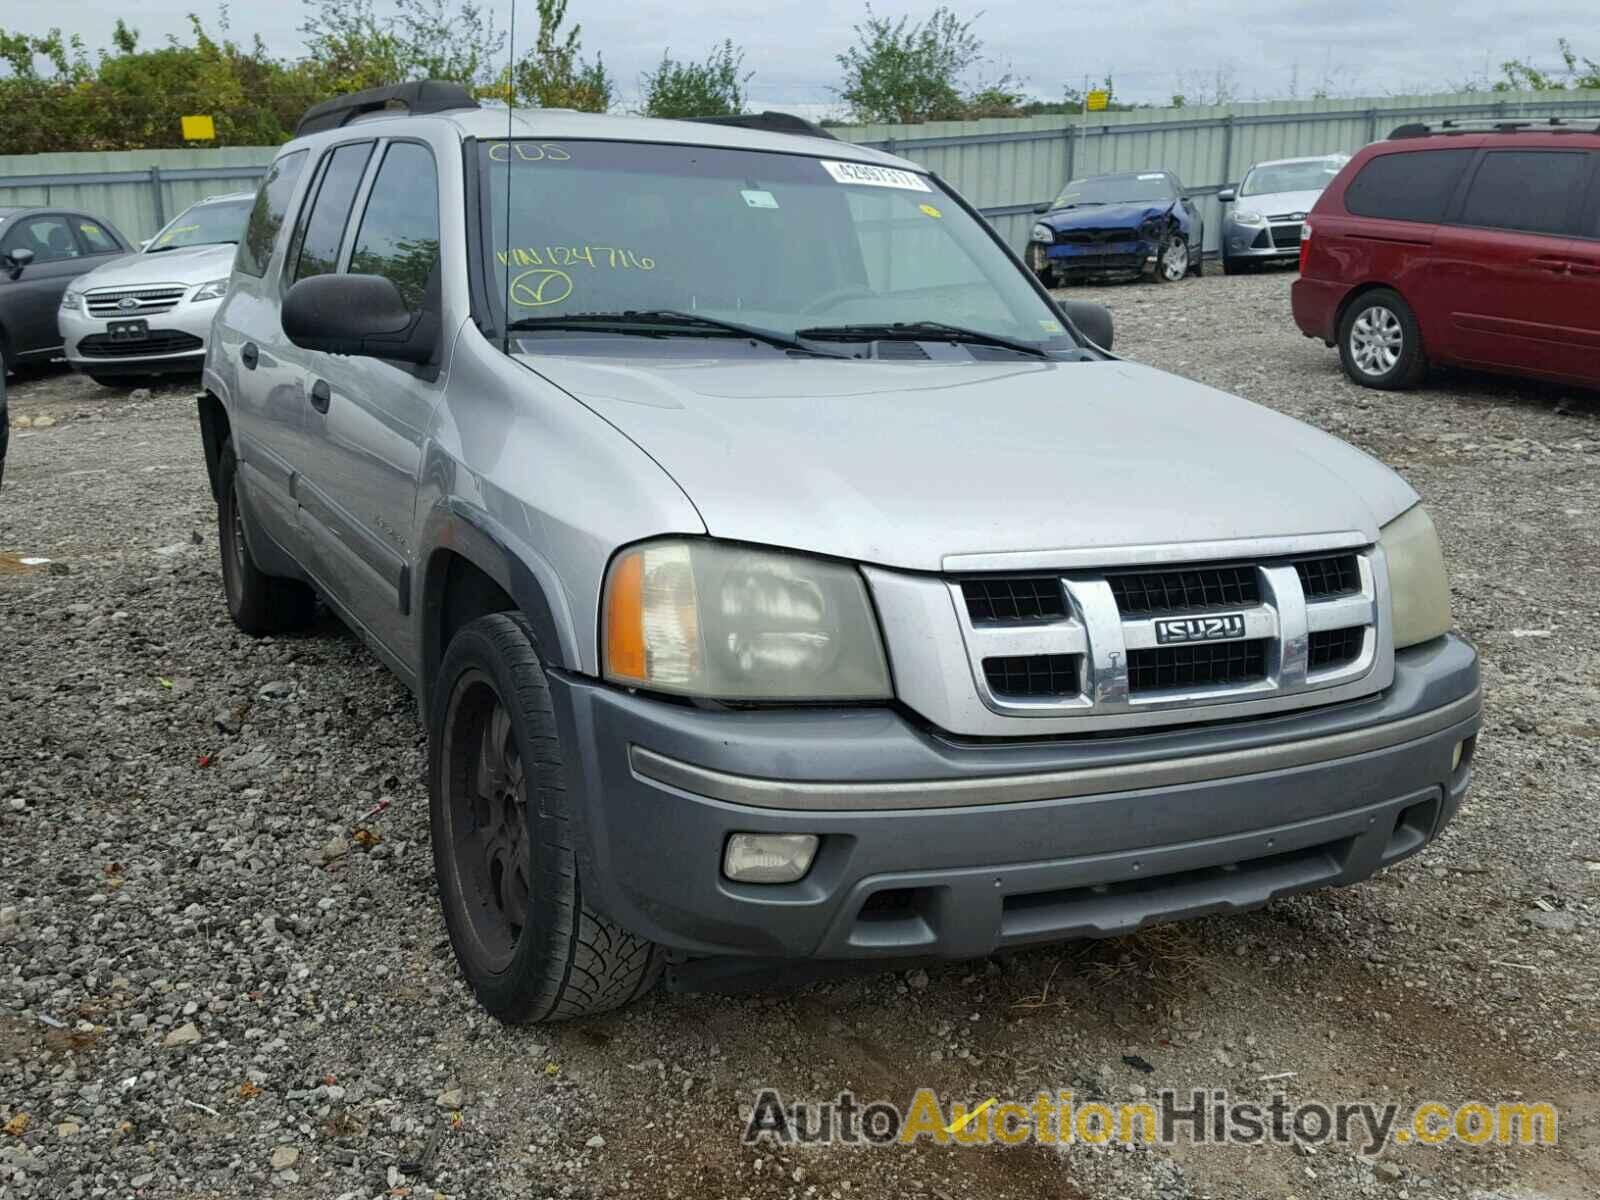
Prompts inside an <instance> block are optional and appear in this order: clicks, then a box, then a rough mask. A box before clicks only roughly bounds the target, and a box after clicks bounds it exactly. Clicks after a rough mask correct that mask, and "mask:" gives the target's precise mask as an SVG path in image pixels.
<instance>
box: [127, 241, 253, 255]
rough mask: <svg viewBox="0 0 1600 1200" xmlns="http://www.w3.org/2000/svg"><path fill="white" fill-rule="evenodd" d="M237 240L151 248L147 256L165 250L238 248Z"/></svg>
mask: <svg viewBox="0 0 1600 1200" xmlns="http://www.w3.org/2000/svg"><path fill="white" fill-rule="evenodd" d="M238 244H239V242H238V240H237V239H236V238H219V239H218V240H216V241H214V242H184V243H183V244H182V245H179V246H151V247H150V249H148V250H146V251H145V253H146V254H160V253H161V252H162V251H163V250H193V249H194V248H195V247H196V246H237V245H238Z"/></svg>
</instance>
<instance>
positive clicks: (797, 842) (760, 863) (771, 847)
mask: <svg viewBox="0 0 1600 1200" xmlns="http://www.w3.org/2000/svg"><path fill="white" fill-rule="evenodd" d="M816 853H817V835H816V834H814V833H736V834H734V835H733V836H732V837H730V838H729V839H728V847H727V849H726V850H724V851H723V854H722V873H723V874H724V875H726V876H727V877H728V878H729V879H733V880H737V881H738V882H739V883H793V882H794V881H795V880H797V879H800V878H801V877H803V876H804V875H805V873H806V872H807V871H809V870H810V869H811V860H812V858H814V857H815V856H816Z"/></svg>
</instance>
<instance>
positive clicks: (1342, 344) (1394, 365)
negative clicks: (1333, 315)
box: [1339, 288, 1428, 390]
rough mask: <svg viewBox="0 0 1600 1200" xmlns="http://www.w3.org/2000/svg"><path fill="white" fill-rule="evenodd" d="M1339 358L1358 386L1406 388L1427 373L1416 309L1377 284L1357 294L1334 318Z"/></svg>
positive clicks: (1398, 295)
mask: <svg viewBox="0 0 1600 1200" xmlns="http://www.w3.org/2000/svg"><path fill="white" fill-rule="evenodd" d="M1339 361H1340V362H1341V363H1342V364H1343V365H1344V371H1345V374H1346V375H1348V376H1349V377H1350V378H1351V379H1352V380H1354V381H1355V382H1356V383H1359V384H1361V385H1362V386H1363V387H1370V388H1382V389H1385V390H1388V389H1394V388H1406V387H1411V386H1412V385H1413V384H1416V383H1419V382H1421V380H1422V377H1423V376H1424V375H1425V374H1426V373H1427V370H1428V360H1427V357H1426V356H1425V355H1424V354H1423V352H1422V332H1421V330H1420V329H1418V327H1417V318H1416V314H1414V313H1413V312H1412V311H1411V306H1410V305H1408V304H1407V303H1406V302H1405V301H1404V300H1403V299H1401V297H1400V294H1399V293H1398V292H1394V291H1391V290H1390V289H1388V288H1377V289H1374V290H1373V291H1370V292H1366V293H1364V294H1363V295H1361V296H1359V297H1357V299H1356V300H1355V302H1354V303H1353V304H1351V305H1350V307H1349V308H1348V309H1346V310H1345V314H1344V317H1343V319H1341V320H1340V322H1339Z"/></svg>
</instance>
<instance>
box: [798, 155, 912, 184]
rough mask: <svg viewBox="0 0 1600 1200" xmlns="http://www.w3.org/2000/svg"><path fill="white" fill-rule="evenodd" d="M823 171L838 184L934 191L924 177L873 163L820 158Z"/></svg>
mask: <svg viewBox="0 0 1600 1200" xmlns="http://www.w3.org/2000/svg"><path fill="white" fill-rule="evenodd" d="M817 161H818V162H820V163H821V164H822V169H823V170H824V171H826V172H827V173H828V174H829V175H832V176H833V178H834V182H836V183H860V184H865V185H866V186H867V187H886V188H899V189H900V190H901V191H906V192H929V191H932V190H933V189H932V188H930V187H929V186H928V185H927V184H926V183H924V182H923V180H922V176H920V175H918V174H916V173H915V172H912V171H899V170H896V169H895V168H894V167H875V166H873V165H872V164H871V163H856V162H835V161H834V160H833V159H830V158H819V159H818V160H817Z"/></svg>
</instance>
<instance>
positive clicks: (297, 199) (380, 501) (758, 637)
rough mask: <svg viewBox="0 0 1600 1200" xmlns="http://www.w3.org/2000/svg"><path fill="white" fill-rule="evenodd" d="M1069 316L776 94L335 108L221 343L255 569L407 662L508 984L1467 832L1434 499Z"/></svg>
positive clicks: (592, 980)
mask: <svg viewBox="0 0 1600 1200" xmlns="http://www.w3.org/2000/svg"><path fill="white" fill-rule="evenodd" d="M400 105H404V106H405V109H409V111H405V109H400V108H398V107H397V106H400ZM1077 318H1078V319H1073V318H1071V316H1070V313H1069V311H1068V310H1066V309H1063V308H1061V307H1058V306H1057V305H1056V304H1054V303H1053V302H1052V300H1051V299H1050V297H1049V295H1048V293H1046V292H1045V291H1043V290H1042V289H1041V288H1040V287H1039V286H1038V284H1037V283H1036V282H1035V281H1034V279H1033V278H1032V277H1031V275H1030V274H1029V272H1028V271H1027V270H1026V269H1025V268H1024V267H1023V265H1022V264H1021V262H1020V261H1019V260H1018V259H1017V258H1016V256H1015V255H1014V254H1013V253H1011V252H1010V251H1009V250H1008V249H1007V248H1006V247H1005V246H1004V245H1003V244H1002V242H1001V241H1000V240H999V239H998V238H997V237H996V235H995V234H994V233H993V231H992V230H991V229H990V228H989V227H988V226H987V225H986V224H985V223H984V222H983V221H982V219H981V218H980V217H979V216H978V215H977V214H976V213H975V212H974V211H973V210H972V208H971V207H969V206H968V205H967V203H966V202H965V201H963V200H962V199H961V198H960V197H959V196H958V195H956V194H955V193H954V192H953V191H951V190H950V188H948V187H947V186H946V185H945V184H943V183H942V182H940V181H939V180H938V179H937V178H935V177H934V176H932V175H929V174H928V173H926V172H925V171H923V170H922V169H921V168H919V167H918V166H917V165H916V164H914V163H911V162H908V161H905V160H903V159H898V158H894V157H891V156H889V155H886V154H882V153H879V152H877V151H875V150H869V149H864V148H861V147H857V146H852V145H848V144H846V143H843V142H838V141H834V140H832V139H830V138H829V137H827V135H826V134H823V133H822V132H821V131H820V130H814V129H810V128H809V127H803V126H801V125H800V123H798V122H794V121H793V120H792V119H790V120H789V121H785V120H784V119H782V118H779V117H776V116H772V115H764V116H761V117H751V118H743V119H740V120H738V121H736V122H733V123H691V122H671V121H659V120H649V119H642V118H621V117H609V116H591V115H585V114H577V113H569V112H559V111H532V112H518V113H515V114H508V113H507V112H506V111H504V110H499V111H490V110H478V109H477V108H475V107H474V105H473V104H472V102H471V100H470V99H469V98H468V97H467V96H466V95H465V94H464V93H460V92H459V91H456V90H455V89H452V88H448V87H445V86H442V85H437V84H423V85H408V86H407V87H404V88H400V89H383V90H380V91H377V92H374V93H363V94H360V95H357V96H352V97H346V98H343V99H341V100H336V101H332V102H329V104H327V105H323V106H319V108H317V109H313V110H312V111H311V112H310V113H308V114H307V117H306V118H305V120H304V121H302V123H301V127H300V130H299V136H297V137H296V139H295V140H294V141H292V142H290V143H289V144H288V145H286V146H285V147H284V149H283V151H282V152H281V154H280V155H279V156H278V158H277V160H276V162H275V163H274V164H273V166H272V168H271V171H270V173H269V175H268V176H267V178H266V180H265V182H264V184H263V187H262V190H261V192H260V194H259V196H258V197H257V199H256V203H255V207H254V210H253V213H252V216H251V219H250V222H249V226H248V229H247V230H246V233H245V236H244V240H243V242H242V243H241V245H240V247H239V252H238V258H237V261H236V263H235V267H234V274H233V279H232V283H231V286H230V288H229V290H228V294H227V298H226V299H225V300H224V301H223V304H222V307H221V309H220V311H219V312H218V314H217V319H216V323H215V325H214V326H213V328H212V336H211V340H210V344H209V346H208V349H207V355H206V367H205V395H204V397H203V398H202V399H201V401H200V416H201V426H202V433H203V437H204V444H205V454H206V460H207V463H208V466H209V468H210V475H211V481H212V486H213V488H214V491H215V495H216V500H217V511H218V520H219V525H220V531H221V543H222V554H223V577H224V581H225V585H226V591H227V601H228V606H229V609H230V610H231V612H232V614H233V617H234V620H235V621H236V622H237V623H238V625H239V626H240V628H241V629H243V630H245V631H246V632H248V633H266V632H269V631H274V630H281V629H284V628H287V627H290V626H295V625H300V624H303V623H305V622H306V621H307V620H308V619H310V617H311V615H312V612H313V607H314V599H315V597H317V596H320V597H321V598H322V599H323V600H324V601H326V603H327V604H328V606H329V607H330V608H332V609H333V610H334V611H335V612H336V613H338V614H339V615H340V616H341V617H342V618H343V619H344V620H345V621H346V622H347V623H348V624H349V625H350V626H351V627H352V628H354V629H355V630H357V631H358V632H359V633H360V635H361V636H362V637H363V638H364V639H365V640H366V641H367V642H368V643H369V644H370V645H371V647H372V649H373V650H374V652H375V653H376V654H377V655H378V656H379V657H380V658H381V659H382V660H383V661H384V662H385V663H387V664H388V665H389V666H390V667H391V668H392V669H393V670H394V671H395V672H396V674H398V675H399V676H400V677H401V678H402V679H403V680H404V681H405V682H406V683H407V684H408V685H409V686H410V687H411V688H412V689H413V690H414V692H415V693H416V696H417V699H418V705H419V710H420V714H421V717H422V720H423V722H424V723H425V724H426V726H427V730H428V736H429V759H430V766H429V785H430V789H431V822H432V832H433V847H434V859H435V866H436V868H437V874H438V886H439V893H440V897H441V900H442V903H443V909H444V917H445V921H446V924H447V926H448V928H449V933H450V937H451V940H452V942H453V944H454V947H455V952H456V955H457V957H458V960H459V962H460V965H461V968H462V970H463V971H464V973H465V975H466V977H467V978H468V979H469V980H470V982H471V984H472V986H473V988H474V989H475V991H476V994H477V996H478V998H479V999H480V1001H481V1002H482V1003H483V1004H484V1006H485V1007H486V1008H488V1009H489V1010H490V1011H491V1012H493V1013H495V1014H496V1015H498V1016H500V1017H502V1018H504V1019H507V1020H530V1019H532V1020H539V1019H549V1018H559V1017H569V1016H576V1015H579V1014H584V1013H591V1012H595V1011H598V1010H600V1009H604V1008H607V1007H610V1006H613V1005H616V1004H619V1003H622V1002H624V1001H626V1000H628V999H629V998H631V997H634V996H637V995H638V994H640V993H641V992H642V991H643V990H644V989H645V988H647V987H648V986H650V985H651V983H652V982H653V981H654V980H655V978H656V977H657V974H658V971H659V970H660V968H661V967H662V966H663V965H665V966H666V967H667V969H668V977H669V981H670V982H672V983H673V984H674V985H675V986H679V987H683V988H694V987H704V986H713V985H715V986H728V985H729V984H730V981H736V980H738V979H739V978H740V977H741V976H744V975H746V974H749V973H752V972H755V973H770V972H772V971H773V970H774V969H775V967H776V966H777V965H778V964H779V963H780V961H781V960H793V959H811V960H861V959H878V960H881V961H883V962H885V963H888V962H902V963H904V962H909V961H913V960H916V959H920V958H963V957H969V956H979V955H985V954H988V953H990V952H992V951H995V950H997V949H1001V948H1010V947H1017V946H1024V945H1028V944H1030V943H1037V942H1046V941H1053V940H1058V939H1063V938H1076V937H1098V936H1109V935H1116V934H1125V933H1128V932H1131V931H1132V930H1135V929H1138V928H1139V927H1141V926H1143V925H1145V924H1148V923H1151V922H1156V921H1165V920H1171V919H1174V918H1179V917H1190V916H1197V915H1200V914H1203V913H1214V912H1224V911H1227V912H1233V911H1239V910H1243V909H1249V908H1253V907H1256V906H1259V905H1261V904H1264V903H1266V902H1267V901H1268V900H1270V899H1272V898H1273V897H1276V896H1282V895H1286V894H1289V893H1292V892H1299V891H1303V890H1306V889H1309V888H1314V887H1320V886H1324V885H1329V884H1346V883H1352V882H1354V881H1356V880H1359V879H1363V878H1365V877H1367V876H1369V875H1371V874H1372V873H1373V872H1374V871H1376V870H1378V869H1379V868H1381V867H1384V866H1386V865H1387V864H1389V863H1393V862H1395V861H1397V860H1398V859H1401V858H1403V857H1405V856H1407V855H1409V854H1413V853H1415V852H1416V851H1417V850H1418V849H1419V848H1420V847H1422V846H1423V845H1424V844H1425V843H1426V842H1427V841H1428V840H1429V839H1430V838H1432V837H1434V836H1436V835H1437V834H1438V832H1439V830H1440V829H1441V828H1442V827H1443V826H1444V824H1445V823H1446V822H1447V821H1448V820H1450V818H1451V817H1452V815H1453V814H1454V813H1455V812H1456V810H1457V807H1458V805H1459V804H1460V801H1461V797H1462V795H1463V792H1464V791H1465V789H1466V786H1467V782H1468V778H1469V775H1470V770H1471V761H1472V750H1473V744H1474V737H1475V735H1476V733H1477V730H1478V721H1479V685H1478V667H1477V660H1476V656H1475V654H1474V652H1473V650H1472V649H1471V647H1470V646H1468V645H1467V644H1466V643H1464V642H1463V641H1461V640H1460V639H1459V638H1457V637H1455V636H1454V635H1452V634H1451V633H1450V632H1449V628H1450V609H1449V593H1448V588H1447V585H1446V581H1445V573H1444V565H1443V561H1442V556H1441V554H1440V548H1439V542H1438V539H1437V537H1436V536H1435V534H1434V530H1433V526H1432V524H1431V523H1430V521H1429V519H1428V516H1427V514H1426V513H1425V512H1424V510H1423V509H1422V508H1421V507H1420V506H1419V505H1418V503H1417V496H1416V494H1415V493H1414V492H1413V491H1412V490H1411V489H1410V488H1409V487H1408V486H1407V485H1406V484H1405V483H1404V482H1403V481H1402V480H1401V479H1400V478H1399V477H1398V476H1396V475H1395V474H1394V473H1393V472H1391V471H1390V470H1388V469H1387V468H1385V467H1383V466H1381V465H1380V464H1378V463H1377V462H1375V461H1374V460H1372V459H1371V458H1369V457H1367V456H1366V455H1365V454H1362V453H1360V452H1359V451H1357V450H1355V449H1353V448H1351V447H1350V446H1348V445H1346V444H1344V443H1343V442H1340V441H1338V440H1336V439H1334V438H1332V437H1329V436H1328V435H1326V434H1323V433H1319V432H1318V431H1316V430H1314V429H1311V428H1308V427H1306V426H1304V425H1301V424H1298V423H1296V422H1295V421H1292V420H1290V419H1288V418H1286V417H1283V416H1280V415H1278V414H1277V413H1274V412H1271V411H1269V410H1267V409H1264V408H1260V407H1257V406H1256V405H1253V404H1249V403H1247V402H1245V401H1243V400H1239V399H1236V398H1234V397H1232V396H1228V395H1224V394H1223V393H1221V392H1217V391H1213V390H1211V389H1210V388H1206V387H1202V386H1200V385H1198V384H1194V383H1190V382H1188V381H1186V380H1182V379H1178V378H1175V377H1173V376H1171V375H1166V374H1163V373H1161V372H1159V371H1155V370H1151V369H1150V368H1148V367H1142V366H1138V365H1136V364H1134V363H1131V362H1127V361H1123V360H1120V359H1117V358H1115V357H1113V356H1112V355H1111V354H1109V353H1107V352H1105V351H1104V350H1102V349H1100V348H1099V347H1098V346H1097V345H1096V344H1094V342H1092V341H1091V340H1090V338H1089V337H1088V336H1086V333H1085V332H1084V330H1086V329H1093V330H1094V331H1095V335H1096V340H1098V341H1099V342H1101V343H1102V344H1103V343H1105V342H1108V341H1109V318H1108V317H1107V316H1106V314H1105V312H1104V310H1097V309H1094V308H1092V307H1083V308H1080V309H1078V310H1077ZM830 969H831V968H830Z"/></svg>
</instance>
